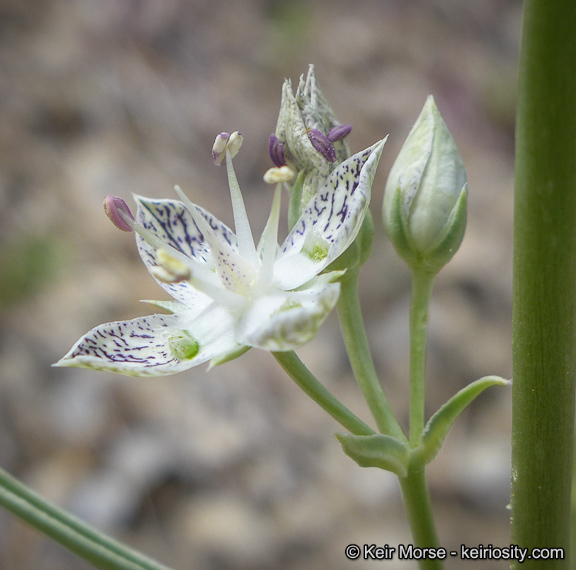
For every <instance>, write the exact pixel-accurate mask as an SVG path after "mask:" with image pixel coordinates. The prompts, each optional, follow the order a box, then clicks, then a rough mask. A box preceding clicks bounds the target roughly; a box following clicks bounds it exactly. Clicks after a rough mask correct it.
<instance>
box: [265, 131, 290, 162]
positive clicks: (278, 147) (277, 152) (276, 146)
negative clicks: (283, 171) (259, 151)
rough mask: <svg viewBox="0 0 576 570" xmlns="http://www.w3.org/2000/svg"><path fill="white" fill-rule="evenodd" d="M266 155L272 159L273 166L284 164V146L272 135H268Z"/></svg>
mask: <svg viewBox="0 0 576 570" xmlns="http://www.w3.org/2000/svg"><path fill="white" fill-rule="evenodd" d="M268 153H269V154H270V158H271V159H272V162H273V163H274V166H278V167H280V166H284V165H285V164H286V158H285V157H284V145H283V144H282V142H281V141H280V139H279V138H278V137H277V136H276V135H275V134H274V133H272V134H271V135H270V142H269V143H268Z"/></svg>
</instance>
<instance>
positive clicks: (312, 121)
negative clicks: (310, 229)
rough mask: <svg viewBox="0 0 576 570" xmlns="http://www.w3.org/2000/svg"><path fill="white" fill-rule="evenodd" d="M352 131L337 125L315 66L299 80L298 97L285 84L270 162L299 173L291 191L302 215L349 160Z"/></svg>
mask: <svg viewBox="0 0 576 570" xmlns="http://www.w3.org/2000/svg"><path fill="white" fill-rule="evenodd" d="M351 130H352V126H351V125H347V124H341V123H340V122H339V121H338V119H337V117H336V115H335V113H334V111H333V110H332V107H331V106H330V104H329V103H328V101H327V100H326V97H325V96H324V94H323V93H322V91H321V89H320V87H319V85H318V81H317V79H316V72H315V69H314V66H313V65H310V66H309V68H308V74H307V75H306V78H304V76H302V77H300V82H299V84H298V88H297V90H296V93H295V94H294V92H293V90H292V83H291V81H290V80H289V79H286V80H285V81H284V85H283V86H282V101H281V104H280V113H279V115H278V122H277V124H276V131H275V133H273V134H272V135H271V136H270V158H271V159H272V162H273V163H274V165H275V166H282V165H284V164H287V165H288V166H290V167H291V168H292V169H293V170H294V172H295V173H296V176H295V178H294V181H293V183H292V184H291V185H289V188H290V189H291V190H292V191H295V192H297V195H298V201H299V204H298V212H299V213H300V212H301V211H302V208H303V207H304V206H305V205H306V204H307V203H308V201H309V200H310V199H311V198H312V196H313V195H314V193H315V192H316V190H317V189H318V188H321V187H322V186H323V184H324V183H325V181H326V178H327V177H328V175H329V174H330V172H332V171H333V170H334V168H336V167H337V166H338V164H340V163H341V162H343V161H344V160H346V159H347V158H348V157H349V156H350V149H349V147H348V143H347V142H346V140H345V139H346V136H347V135H348V134H349V133H350V131H351Z"/></svg>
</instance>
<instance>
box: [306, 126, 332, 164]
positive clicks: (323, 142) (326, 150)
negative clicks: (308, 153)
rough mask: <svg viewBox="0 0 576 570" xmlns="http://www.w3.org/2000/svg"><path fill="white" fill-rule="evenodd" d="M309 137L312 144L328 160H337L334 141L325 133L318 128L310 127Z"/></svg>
mask: <svg viewBox="0 0 576 570" xmlns="http://www.w3.org/2000/svg"><path fill="white" fill-rule="evenodd" d="M308 138H309V139H310V142H311V143H312V146H313V147H314V148H315V149H316V150H317V151H318V152H319V153H320V154H321V155H322V156H323V157H324V158H325V159H326V160H327V161H328V162H335V161H336V152H335V151H334V147H333V146H332V143H331V142H330V141H329V140H328V138H327V137H326V135H325V134H323V133H321V132H320V131H319V130H318V129H308Z"/></svg>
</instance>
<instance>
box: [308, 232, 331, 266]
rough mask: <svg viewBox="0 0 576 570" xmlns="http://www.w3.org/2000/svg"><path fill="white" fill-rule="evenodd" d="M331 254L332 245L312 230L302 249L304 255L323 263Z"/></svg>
mask: <svg viewBox="0 0 576 570" xmlns="http://www.w3.org/2000/svg"><path fill="white" fill-rule="evenodd" d="M329 252H330V243H329V242H328V241H327V240H325V239H324V237H323V236H322V235H321V234H320V233H319V232H317V231H316V230H312V231H311V232H310V233H309V234H308V235H307V236H306V240H305V242H304V246H303V247H302V253H304V254H306V255H307V256H308V257H309V258H310V259H311V260H312V261H317V262H320V261H323V260H324V259H326V258H327V257H328V253H329Z"/></svg>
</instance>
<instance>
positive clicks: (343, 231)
mask: <svg viewBox="0 0 576 570" xmlns="http://www.w3.org/2000/svg"><path fill="white" fill-rule="evenodd" d="M384 142H385V139H384V140H382V141H380V142H378V143H376V144H374V145H372V146H371V147H369V148H367V149H366V150H364V151H362V152H359V153H358V154H355V155H354V156H352V157H350V158H349V159H347V160H345V161H344V162H343V163H342V164H340V165H339V166H338V167H337V168H336V169H335V170H334V171H333V172H332V173H331V174H330V177H329V178H328V180H327V182H326V184H325V185H324V186H323V187H322V188H321V189H320V190H318V191H317V192H316V195H315V196H314V197H313V198H312V199H311V200H310V202H309V203H308V205H307V206H306V208H305V209H304V212H303V213H302V215H301V216H300V219H299V220H298V222H296V225H295V226H294V228H293V229H292V231H291V232H290V234H289V235H288V237H287V238H286V240H285V241H284V243H283V244H282V246H281V248H280V253H279V255H278V258H277V259H276V261H275V264H274V276H275V282H276V284H277V285H278V287H280V288H281V289H285V290H288V289H294V288H296V287H299V286H300V285H302V284H303V283H306V282H307V281H309V280H310V279H312V278H313V277H314V276H315V275H317V274H318V273H320V272H321V271H322V270H323V269H325V268H326V267H327V266H328V265H329V264H330V263H332V261H334V260H335V259H336V258H337V257H338V256H339V255H340V254H341V253H343V252H344V250H345V249H346V248H347V247H348V246H349V245H350V244H351V243H352V242H353V241H354V239H355V238H356V236H357V235H358V231H359V230H360V226H361V225H362V222H363V221H364V216H365V215H366V211H367V209H368V205H369V203H370V193H371V187H372V180H373V179H374V174H375V173H376V167H377V166H378V161H379V159H380V155H381V154H382V148H383V147H384Z"/></svg>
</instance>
